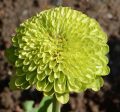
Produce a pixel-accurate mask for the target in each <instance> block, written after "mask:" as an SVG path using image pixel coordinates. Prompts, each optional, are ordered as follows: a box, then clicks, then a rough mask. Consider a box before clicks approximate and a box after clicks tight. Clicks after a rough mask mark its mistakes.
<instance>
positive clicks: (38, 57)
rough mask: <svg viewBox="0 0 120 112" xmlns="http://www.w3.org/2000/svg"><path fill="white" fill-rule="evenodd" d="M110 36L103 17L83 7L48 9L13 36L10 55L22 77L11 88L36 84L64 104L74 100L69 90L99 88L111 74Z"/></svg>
mask: <svg viewBox="0 0 120 112" xmlns="http://www.w3.org/2000/svg"><path fill="white" fill-rule="evenodd" d="M107 39H108V38H107V36H106V34H105V33H104V31H103V30H102V29H101V27H100V26H99V24H98V23H97V21H96V20H94V19H92V18H90V17H88V16H87V15H85V14H83V13H81V12H80V11H76V10H73V9H71V8H69V7H57V8H53V9H49V10H46V11H42V12H41V13H38V14H37V15H36V16H34V17H31V18H30V19H28V20H26V21H25V22H24V23H22V24H21V25H20V27H19V28H18V29H17V31H16V35H15V36H14V37H13V38H12V43H13V47H12V48H11V49H10V50H9V51H7V57H8V59H10V61H11V62H13V64H15V68H16V75H15V77H13V78H11V81H10V86H11V87H13V88H15V87H17V88H20V89H28V88H29V87H31V86H35V87H36V89H37V90H38V91H43V93H44V95H48V96H49V95H53V94H55V95H56V98H57V99H58V101H60V102H61V103H66V102H67V101H68V100H69V94H68V93H69V92H82V91H85V90H86V89H93V90H94V91H97V90H99V89H100V87H101V86H103V79H102V76H105V75H108V74H109V72H110V69H109V67H108V66H107V64H108V62H109V60H108V58H107V56H106V54H107V53H108V52H109V46H108V45H107ZM9 54H10V55H9ZM12 80H13V81H12Z"/></svg>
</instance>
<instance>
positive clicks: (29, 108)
mask: <svg viewBox="0 0 120 112" xmlns="http://www.w3.org/2000/svg"><path fill="white" fill-rule="evenodd" d="M33 105H34V101H25V102H24V103H23V108H24V111H25V112H38V108H34V107H33Z"/></svg>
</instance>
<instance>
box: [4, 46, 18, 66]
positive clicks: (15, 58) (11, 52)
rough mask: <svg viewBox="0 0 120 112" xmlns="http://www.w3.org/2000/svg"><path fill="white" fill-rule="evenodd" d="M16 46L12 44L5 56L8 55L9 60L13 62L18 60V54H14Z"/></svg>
mask: <svg viewBox="0 0 120 112" xmlns="http://www.w3.org/2000/svg"><path fill="white" fill-rule="evenodd" d="M14 50H15V48H14V47H13V46H12V47H10V48H8V49H6V51H5V56H6V57H7V59H8V61H9V62H10V63H12V64H14V63H15V61H16V60H17V56H15V55H14Z"/></svg>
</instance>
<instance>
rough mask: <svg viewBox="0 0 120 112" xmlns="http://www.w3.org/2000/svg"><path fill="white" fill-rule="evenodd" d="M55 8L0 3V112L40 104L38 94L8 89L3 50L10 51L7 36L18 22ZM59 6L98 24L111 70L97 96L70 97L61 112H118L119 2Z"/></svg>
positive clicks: (48, 3) (71, 1) (35, 2)
mask: <svg viewBox="0 0 120 112" xmlns="http://www.w3.org/2000/svg"><path fill="white" fill-rule="evenodd" d="M55 4H56V3H55V0H0V112H23V107H22V103H23V102H24V101H26V100H34V101H35V102H36V104H37V103H39V101H40V100H41V98H42V93H41V92H38V91H36V90H34V89H29V90H26V91H19V90H16V91H12V90H10V89H9V87H8V82H9V79H10V77H11V75H12V74H13V66H12V65H11V64H10V63H8V61H7V59H6V57H5V49H6V48H8V47H10V45H11V36H12V35H14V33H15V30H16V27H18V26H19V24H20V23H21V22H23V21H24V20H25V19H27V18H29V17H31V16H33V15H35V14H36V13H37V12H40V11H42V10H44V9H48V8H51V7H55ZM62 4H63V6H70V7H72V8H74V9H76V10H79V11H82V12H83V13H85V14H87V15H89V16H90V17H94V18H95V19H97V20H98V21H99V23H100V24H101V26H102V28H103V29H104V30H105V31H106V32H107V34H108V36H109V41H108V44H109V46H110V52H109V54H108V57H109V60H110V62H109V66H110V68H111V73H110V74H109V75H108V76H106V77H105V78H104V80H105V84H104V87H102V88H101V90H100V91H99V92H93V91H91V90H87V91H86V92H84V93H80V94H75V93H71V95H70V102H69V103H67V104H65V105H63V106H62V112H120V71H119V69H120V0H63V2H62ZM38 99H39V100H38Z"/></svg>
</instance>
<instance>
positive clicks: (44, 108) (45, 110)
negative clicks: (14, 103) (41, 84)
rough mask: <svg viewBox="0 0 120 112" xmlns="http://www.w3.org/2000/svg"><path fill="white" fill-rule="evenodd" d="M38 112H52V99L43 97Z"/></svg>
mask: <svg viewBox="0 0 120 112" xmlns="http://www.w3.org/2000/svg"><path fill="white" fill-rule="evenodd" d="M38 112H52V97H50V96H46V97H43V99H42V101H41V103H40V106H39V110H38Z"/></svg>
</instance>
